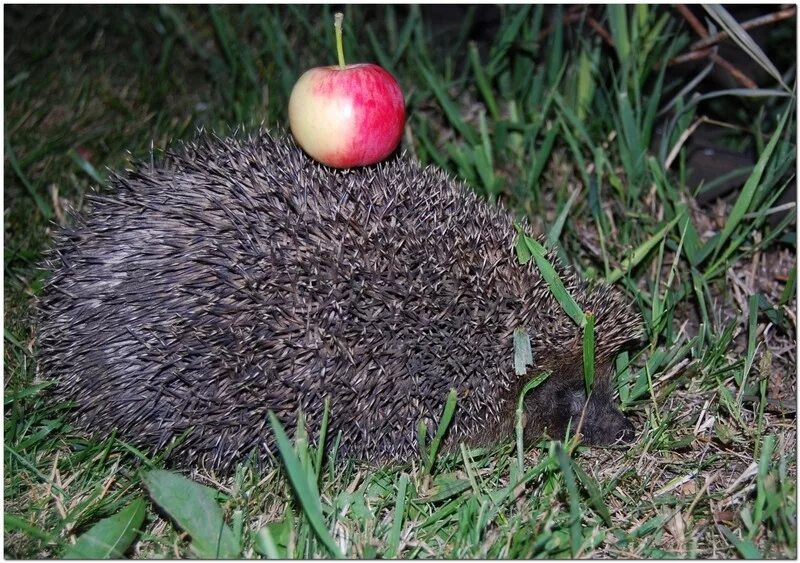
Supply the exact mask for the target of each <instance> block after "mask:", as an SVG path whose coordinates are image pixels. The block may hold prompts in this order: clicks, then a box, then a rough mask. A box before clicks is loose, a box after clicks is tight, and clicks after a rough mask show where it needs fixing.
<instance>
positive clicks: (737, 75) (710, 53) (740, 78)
mask: <svg viewBox="0 0 800 563" xmlns="http://www.w3.org/2000/svg"><path fill="white" fill-rule="evenodd" d="M675 9H676V10H678V12H680V14H681V15H682V16H683V17H684V19H685V20H686V21H687V22H689V25H690V26H691V27H692V29H693V30H694V32H695V33H697V35H699V36H700V37H702V38H703V40H705V39H707V38H708V30H706V28H705V27H704V26H703V24H702V23H700V20H698V19H697V18H696V17H695V15H694V14H693V13H692V12H691V10H689V8H687V7H686V5H684V4H676V5H675ZM717 35H719V34H717ZM715 37H716V35H715ZM700 53H702V54H700ZM703 56H707V57H708V58H709V59H711V60H712V61H714V62H715V63H716V64H718V65H719V66H721V67H722V68H724V69H725V70H727V71H728V73H729V74H730V75H731V76H733V78H734V80H736V81H737V82H738V83H739V84H741V85H742V86H744V87H745V88H751V89H756V88H758V84H756V83H755V82H753V81H752V80H751V79H750V78H749V77H748V76H746V75H745V74H744V73H743V72H742V71H741V70H739V69H738V68H737V67H736V66H734V65H733V64H732V63H730V62H728V61H727V60H726V59H724V58H722V57H721V56H720V55H719V54H718V53H717V52H716V49H712V48H708V49H706V50H704V51H697V49H695V48H692V49H691V51H690V52H689V53H687V54H685V55H681V56H680V57H676V58H674V59H672V60H671V61H670V62H669V63H668V64H669V65H673V64H678V63H679V62H686V61H691V60H697V59H700V58H703Z"/></svg>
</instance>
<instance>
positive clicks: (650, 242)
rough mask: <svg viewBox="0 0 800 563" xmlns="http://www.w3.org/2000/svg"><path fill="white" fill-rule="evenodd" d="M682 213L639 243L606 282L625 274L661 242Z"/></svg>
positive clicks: (615, 279) (617, 279) (613, 281)
mask: <svg viewBox="0 0 800 563" xmlns="http://www.w3.org/2000/svg"><path fill="white" fill-rule="evenodd" d="M681 217H682V215H678V216H677V217H675V218H674V219H673V220H672V221H670V222H669V223H667V224H666V225H665V226H664V227H663V228H662V229H661V230H659V231H658V232H657V233H656V234H655V235H653V236H652V237H650V238H649V239H647V240H646V241H645V242H643V243H642V244H640V245H639V246H638V247H636V249H635V250H634V251H633V253H632V254H631V255H630V256H629V257H627V258H625V260H623V261H622V264H621V265H620V266H621V267H619V268H614V269H613V270H612V271H611V273H610V274H609V275H608V276H607V277H606V283H608V284H613V283H615V282H617V281H619V279H620V278H621V277H622V276H624V275H625V273H626V272H628V271H630V270H631V269H632V268H634V267H636V266H637V265H638V264H639V263H640V262H641V261H642V260H644V258H645V256H647V255H648V254H649V253H650V251H651V250H653V248H655V247H656V245H657V244H659V243H660V242H661V239H662V238H664V237H665V236H666V235H667V233H669V232H670V231H671V230H672V228H673V227H674V226H675V225H676V224H678V221H680V220H681Z"/></svg>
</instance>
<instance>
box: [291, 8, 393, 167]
mask: <svg viewBox="0 0 800 563" xmlns="http://www.w3.org/2000/svg"><path fill="white" fill-rule="evenodd" d="M341 20H342V15H341V14H336V43H337V49H338V52H339V65H338V66H335V65H334V66H324V67H316V68H312V69H310V70H307V71H306V72H305V73H303V75H302V76H301V77H300V79H299V80H298V81H297V83H296V84H295V85H294V88H293V89H292V94H291V96H290V97H289V127H290V128H291V130H292V135H294V139H295V141H297V144H299V145H300V146H301V147H302V148H303V150H305V151H306V152H307V153H308V154H309V156H311V157H312V158H313V159H315V160H317V161H319V162H321V163H323V164H327V165H328V166H332V167H335V168H349V167H353V166H365V165H369V164H374V163H376V162H379V161H381V160H383V159H384V158H386V157H387V156H389V155H390V154H391V153H392V151H394V149H395V148H397V145H398V144H399V143H400V138H401V136H402V134H403V126H404V124H405V102H404V100H403V91H402V90H401V89H400V85H399V84H398V83H397V80H395V79H394V77H393V76H392V75H391V74H390V73H389V72H387V71H386V70H385V69H383V68H381V67H380V66H378V65H375V64H353V65H345V64H344V54H343V51H342V36H341Z"/></svg>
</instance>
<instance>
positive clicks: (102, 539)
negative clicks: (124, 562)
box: [62, 498, 145, 559]
mask: <svg viewBox="0 0 800 563" xmlns="http://www.w3.org/2000/svg"><path fill="white" fill-rule="evenodd" d="M144 516H145V505H144V500H143V499H141V498H138V499H136V500H135V501H133V502H132V503H130V504H129V505H128V506H126V507H125V508H123V509H122V510H120V511H119V512H117V513H116V514H115V515H114V516H109V517H108V518H104V519H102V520H100V522H98V523H97V524H95V525H94V526H92V528H91V529H90V530H89V531H88V532H86V533H85V534H83V535H82V536H81V537H79V538H78V541H77V542H76V543H75V545H72V546H70V547H69V548H68V549H67V550H66V551H65V552H64V554H63V555H62V559H120V558H122V555H123V554H124V553H125V551H127V549H128V548H129V547H130V545H131V544H132V543H133V541H134V540H135V539H136V534H137V532H138V531H139V528H140V527H141V526H142V522H144Z"/></svg>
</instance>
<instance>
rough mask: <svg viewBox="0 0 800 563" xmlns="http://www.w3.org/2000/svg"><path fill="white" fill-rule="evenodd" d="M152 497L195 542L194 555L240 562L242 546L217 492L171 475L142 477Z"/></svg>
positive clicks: (158, 473)
mask: <svg viewBox="0 0 800 563" xmlns="http://www.w3.org/2000/svg"><path fill="white" fill-rule="evenodd" d="M142 479H143V481H144V484H145V486H146V487H147V490H148V491H149V492H150V496H151V497H152V498H153V501H155V503H156V504H158V505H159V506H160V507H161V508H162V509H164V511H165V512H166V513H167V514H169V516H170V517H171V518H172V519H173V520H175V522H176V523H177V524H178V526H180V527H181V528H182V529H183V530H185V531H186V532H187V533H188V534H189V535H190V536H191V538H192V551H194V552H195V554H196V555H197V556H198V557H202V558H206V559H236V558H237V557H239V556H240V548H239V542H238V541H236V538H235V537H234V536H233V532H232V531H231V529H230V528H229V527H228V526H227V525H226V524H225V522H224V520H223V518H222V509H221V508H220V507H219V504H218V503H217V500H216V494H217V493H216V491H214V490H213V489H211V488H209V487H206V486H204V485H201V484H199V483H195V482H194V481H191V480H189V479H187V478H186V477H184V476H182V475H178V474H177V473H173V472H171V471H164V470H161V469H155V470H153V471H148V472H147V473H145V474H144V475H143V477H142Z"/></svg>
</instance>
